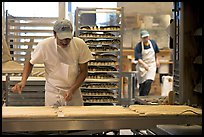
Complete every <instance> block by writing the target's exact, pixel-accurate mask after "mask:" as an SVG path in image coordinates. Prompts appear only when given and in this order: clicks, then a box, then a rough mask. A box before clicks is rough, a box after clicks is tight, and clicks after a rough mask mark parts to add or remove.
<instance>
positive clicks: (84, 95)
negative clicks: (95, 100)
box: [82, 93, 117, 98]
mask: <svg viewBox="0 0 204 137" xmlns="http://www.w3.org/2000/svg"><path fill="white" fill-rule="evenodd" d="M82 96H83V97H113V98H117V96H115V95H86V94H83V93H82Z"/></svg>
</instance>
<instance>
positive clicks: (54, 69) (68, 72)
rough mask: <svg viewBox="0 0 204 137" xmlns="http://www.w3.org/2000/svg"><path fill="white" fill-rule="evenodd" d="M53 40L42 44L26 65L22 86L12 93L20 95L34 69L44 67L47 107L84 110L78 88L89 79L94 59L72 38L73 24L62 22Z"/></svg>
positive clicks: (57, 24)
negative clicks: (90, 64) (89, 66)
mask: <svg viewBox="0 0 204 137" xmlns="http://www.w3.org/2000/svg"><path fill="white" fill-rule="evenodd" d="M53 32H54V36H53V37H49V38H46V39H44V40H43V41H41V42H39V43H38V45H37V46H36V48H35V49H34V51H33V52H32V53H31V58H30V60H29V61H27V62H25V66H24V71H23V75H22V79H21V82H19V83H17V84H16V85H15V86H14V87H13V88H12V91H13V92H18V93H21V92H22V90H23V88H24V87H25V84H26V81H27V78H28V76H29V74H30V73H31V72H32V68H33V65H34V64H36V63H44V65H45V79H46V83H45V105H46V106H55V105H56V106H65V105H68V106H81V105H83V100H82V95H81V91H80V89H79V87H80V86H81V84H82V83H83V81H84V80H85V78H86V77H87V75H88V66H87V63H88V61H89V60H91V59H92V58H93V56H92V54H91V51H90V50H89V48H88V46H87V45H86V43H85V42H84V41H83V40H82V39H80V38H77V37H73V27H72V24H71V22H70V21H68V20H66V19H60V20H58V21H56V22H55V24H54V29H53Z"/></svg>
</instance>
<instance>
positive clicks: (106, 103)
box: [83, 101, 118, 104]
mask: <svg viewBox="0 0 204 137" xmlns="http://www.w3.org/2000/svg"><path fill="white" fill-rule="evenodd" d="M83 103H92V104H112V103H114V104H115V103H118V102H117V101H114V102H89V101H86V102H85V101H84V102H83Z"/></svg>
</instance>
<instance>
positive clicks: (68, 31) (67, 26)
mask: <svg viewBox="0 0 204 137" xmlns="http://www.w3.org/2000/svg"><path fill="white" fill-rule="evenodd" d="M54 31H55V32H56V34H57V37H58V38H59V39H66V38H70V39H71V38H72V37H73V36H72V31H73V27H72V24H71V22H70V21H69V20H67V19H59V20H57V21H56V22H55V24H54Z"/></svg>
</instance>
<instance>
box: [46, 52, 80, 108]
mask: <svg viewBox="0 0 204 137" xmlns="http://www.w3.org/2000/svg"><path fill="white" fill-rule="evenodd" d="M58 54H59V55H60V54H61V53H58ZM64 58H66V57H64ZM77 76H78V63H77V62H76V61H73V62H72V63H71V64H66V63H63V62H62V59H60V57H59V56H58V61H57V63H56V65H55V68H54V70H53V71H52V72H51V73H49V75H48V76H47V79H46V84H45V106H82V105H83V100H82V95H81V91H80V89H77V90H76V91H75V92H74V94H73V95H72V99H71V100H70V101H65V99H64V96H63V94H64V92H65V91H67V90H68V89H69V88H70V87H71V86H72V85H73V84H74V82H75V80H76V78H77Z"/></svg>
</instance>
